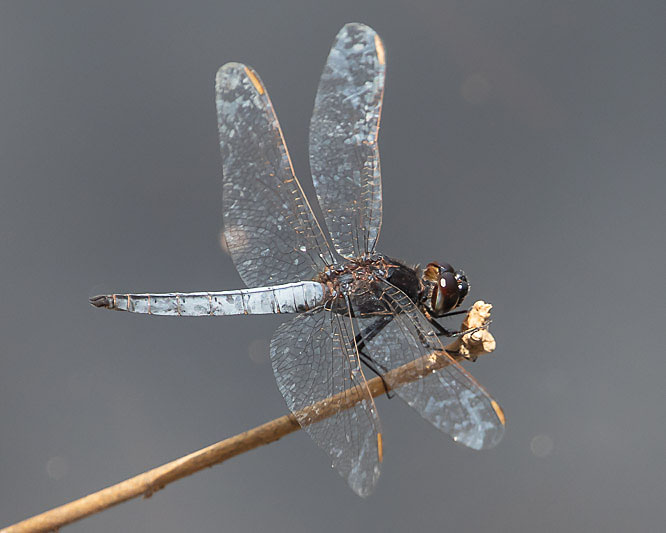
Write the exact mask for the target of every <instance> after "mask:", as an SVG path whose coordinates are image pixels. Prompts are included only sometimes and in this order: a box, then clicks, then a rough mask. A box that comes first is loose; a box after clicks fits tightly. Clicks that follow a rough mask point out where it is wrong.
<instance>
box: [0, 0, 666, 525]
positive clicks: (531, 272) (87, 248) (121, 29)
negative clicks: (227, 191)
mask: <svg viewBox="0 0 666 533" xmlns="http://www.w3.org/2000/svg"><path fill="white" fill-rule="evenodd" d="M665 17H666V9H665V8H664V3H663V1H661V0H660V1H655V2H650V1H642V2H624V1H617V2H614V1H604V2H594V1H586V2H562V1H559V2H527V1H505V2H495V1H491V0H485V1H474V2H453V1H434V0H432V1H413V0H410V1H397V0H387V1H381V2H380V1H378V0H377V1H374V2H364V3H360V2H357V1H354V2H351V1H337V2H326V3H324V2H317V3H310V2H298V1H288V2H285V1H281V2H274V1H273V2H256V3H254V2H229V1H227V2H224V1H217V2H172V1H169V2H165V1H150V2H149V1H145V2H134V1H132V2H129V1H118V0H117V1H113V2H97V1H95V2H91V1H80V2H74V1H58V2H56V1H43V2H37V1H27V0H20V1H9V0H4V1H2V2H0V265H1V267H0V268H1V269H2V275H1V276H0V280H1V281H0V283H1V286H0V295H1V298H2V305H1V306H0V332H1V335H2V337H1V345H0V346H1V352H0V428H1V435H2V436H1V438H0V524H8V523H11V522H14V521H17V520H19V519H22V518H25V517H27V516H29V515H32V514H35V513H37V512H40V511H43V510H45V509H47V508H50V507H53V506H56V505H59V504H62V503H65V502H67V501H69V500H71V499H74V498H77V497H79V496H82V495H84V494H86V493H88V492H91V491H94V490H97V489H100V488H102V487H104V486H107V485H109V484H111V483H114V482H118V481H121V480H123V479H125V478H127V477H129V476H131V475H133V474H136V473H139V472H142V471H144V470H146V469H148V468H150V467H153V466H156V465H159V464H162V463H164V462H166V461H169V460H171V459H174V458H176V457H178V456H180V455H182V454H184V453H186V452H189V451H192V450H195V449H198V448H200V447H203V446H204V445H208V444H210V443H213V442H215V441H217V440H220V439H222V438H224V437H227V436H231V435H234V434H236V433H238V432H241V431H243V430H245V429H248V428H251V427H253V426H255V425H257V424H260V423H262V422H264V421H267V420H269V419H271V418H274V417H276V416H279V415H282V414H283V413H284V412H285V406H284V404H283V400H282V398H281V396H280V394H279V392H278V390H277V388H276V385H275V383H274V379H273V375H272V371H271V367H270V363H269V361H268V359H267V346H268V341H269V339H270V336H271V333H272V332H273V330H274V329H275V327H276V326H277V324H278V323H279V322H280V320H281V319H280V318H278V317H232V318H221V319H182V320H177V319H169V318H155V317H142V316H135V315H128V314H122V313H110V312H104V311H100V310H95V309H93V308H91V307H90V306H89V305H88V303H87V298H88V296H90V295H92V294H95V293H100V292H106V291H123V290H137V291H143V290H151V291H166V290H184V291H187V290H197V289H204V290H205V289H232V288H236V287H238V286H239V285H240V279H239V278H238V275H237V274H236V273H235V270H234V267H233V265H232V263H231V260H230V258H229V257H228V256H227V255H225V253H224V252H223V251H222V249H221V247H220V245H219V230H220V224H221V214H220V196H221V186H220V161H219V154H218V146H217V133H216V125H215V113H214V102H213V77H214V74H215V71H216V69H217V67H218V66H219V65H221V64H223V63H225V62H227V61H231V60H236V61H243V62H247V63H248V64H251V65H253V66H254V67H255V68H256V69H257V70H258V72H259V73H260V74H261V76H262V78H263V80H264V82H265V83H266V85H267V87H268V89H269V91H270V94H271V96H272V98H273V101H274V103H275V106H276V109H277V112H278V115H279V117H280V119H281V123H282V125H283V128H284V132H285V135H286V137H287V140H288V144H289V147H290V149H291V153H292V156H293V159H294V161H295V165H296V169H297V171H298V174H299V175H300V176H301V179H302V180H303V181H304V183H305V188H306V190H307V191H309V192H312V186H311V182H310V178H309V175H308V165H307V155H306V151H305V147H306V143H307V126H308V121H309V116H310V113H311V109H312V103H313V101H314V95H315V90H316V87H317V81H318V78H319V74H320V72H321V69H322V66H323V62H324V60H325V57H326V54H327V52H328V48H329V46H330V44H331V42H332V40H333V37H334V35H335V33H336V32H337V31H338V29H339V28H340V27H341V26H342V25H343V23H345V22H348V21H362V22H365V23H367V24H370V25H371V26H373V27H374V28H375V29H376V30H377V31H378V32H379V33H380V35H381V36H382V37H383V39H384V42H385V43H386V47H387V52H388V61H389V63H388V80H387V90H386V99H385V108H384V111H385V112H384V116H383V122H382V131H381V148H382V168H383V171H384V172H383V176H384V227H383V231H382V238H381V242H380V248H381V250H383V251H385V252H386V253H389V254H392V255H394V256H397V257H401V258H404V259H405V260H408V261H412V262H420V263H425V262H428V261H430V260H434V259H436V260H445V261H449V262H452V263H454V264H455V265H456V266H460V267H463V268H465V270H466V271H467V273H468V275H469V276H470V279H471V281H472V284H473V288H472V298H473V299H476V298H483V299H486V300H488V301H491V302H493V303H494V305H495V310H494V317H495V322H494V324H493V331H494V333H495V335H496V337H497V338H498V342H499V346H498V349H497V351H496V353H495V354H494V355H493V356H489V357H485V358H483V359H481V360H480V361H479V362H477V363H476V364H474V365H470V366H471V370H472V371H473V373H474V375H475V376H476V377H477V378H478V379H479V380H480V381H481V382H482V383H484V384H485V385H486V386H487V387H488V388H489V389H490V390H491V391H492V393H493V394H494V395H495V396H496V398H497V399H498V400H499V401H500V403H501V404H502V406H503V407H504V409H505V411H506V413H507V417H508V430H507V433H506V436H505V438H504V440H503V442H502V443H501V444H500V445H499V446H498V447H497V448H496V449H494V450H492V451H488V452H483V453H478V452H473V451H470V450H466V449H463V448H461V447H459V446H457V445H455V444H454V443H452V442H450V441H449V439H448V438H446V437H445V436H443V435H441V434H439V433H438V432H437V431H435V430H434V429H433V428H431V427H430V426H429V425H428V424H427V423H426V422H424V421H423V420H421V419H420V417H419V416H418V415H417V414H415V413H414V412H412V411H411V410H410V409H409V408H408V407H406V406H405V405H403V404H401V403H400V401H399V400H391V401H387V400H386V399H381V400H380V401H379V402H378V407H379V410H380V413H381V416H382V421H383V424H384V431H385V435H384V439H385V445H386V457H385V462H384V467H383V475H382V477H381V479H380V482H379V485H378V487H377V490H376V492H375V494H374V495H373V496H372V497H371V498H370V499H368V500H361V499H359V498H357V497H356V496H355V495H354V494H353V493H352V492H351V491H350V490H349V489H348V488H347V486H346V484H345V483H344V482H343V481H342V480H341V479H340V478H339V477H338V476H337V474H336V473H335V472H334V471H332V470H331V469H330V467H329V465H328V460H327V458H326V456H325V455H324V454H322V453H321V452H320V451H319V450H318V449H317V448H316V446H315V445H314V444H313V443H312V442H311V441H310V440H309V439H308V437H307V436H306V435H305V434H302V433H299V434H295V435H291V436H289V437H287V438H285V439H283V440H281V441H279V442H277V443H275V444H272V445H270V446H267V447H264V448H261V449H259V450H255V451H253V452H251V453H247V454H245V455H243V456H241V457H238V458H235V459H233V460H231V461H229V462H228V463H226V464H224V465H223V466H218V467H215V468H213V469H210V470H206V471H205V472H202V473H199V474H196V475H194V476H192V477H190V478H187V479H185V480H182V481H179V482H178V483H176V484H174V485H171V486H169V487H168V488H166V489H165V490H164V491H162V492H159V493H157V494H156V495H155V496H154V497H153V498H151V499H149V500H137V501H132V502H130V503H126V504H123V505H121V506H118V507H116V508H114V509H111V510H108V511H106V512H104V513H102V514H101V515H98V516H95V517H92V518H89V519H87V520H85V521H83V522H81V523H79V524H78V525H75V526H73V527H71V528H70V529H69V530H71V531H122V530H124V531H183V530H188V531H197V532H199V531H259V530H267V529H269V530H276V531H287V530H289V531H314V530H317V531H360V530H363V531H377V530H381V531H406V530H412V531H515V530H523V531H591V530H597V531H598V530H606V531H608V530H613V531H628V530H633V531H636V530H640V531H658V530H662V528H663V523H664V518H665V516H664V515H665V512H664V497H665V495H666V490H665V489H666V482H665V479H666V477H665V476H666V468H665V463H666V461H665V458H664V448H665V443H666V401H665V394H664V377H665V376H666V362H665V357H664V347H663V341H664V334H663V331H664V325H663V318H664V307H665V306H664V301H665V296H666V295H665V283H664V270H665V269H664V259H665V252H664V239H663V230H664V226H665V224H666V220H665V216H664V208H663V203H664V193H665V192H666V191H665V187H664V168H665V167H666V149H665V144H664V143H665V141H666V120H665V110H666V107H665V106H664V103H665V102H664V93H665V88H666V61H664V57H665V55H666V38H665V37H664V30H663V24H664V20H665Z"/></svg>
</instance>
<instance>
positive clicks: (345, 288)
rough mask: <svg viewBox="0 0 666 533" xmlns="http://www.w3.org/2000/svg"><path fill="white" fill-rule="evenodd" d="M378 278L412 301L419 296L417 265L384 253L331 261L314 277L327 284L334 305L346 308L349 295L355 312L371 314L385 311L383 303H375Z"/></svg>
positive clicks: (421, 293) (420, 286)
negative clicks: (409, 264) (410, 264)
mask: <svg viewBox="0 0 666 533" xmlns="http://www.w3.org/2000/svg"><path fill="white" fill-rule="evenodd" d="M380 279H383V280H386V281H388V282H389V283H391V284H392V285H394V286H395V287H397V288H398V289H400V290H401V291H402V292H404V293H405V294H406V295H407V296H408V297H409V298H410V299H411V300H412V301H414V302H419V301H420V300H421V298H422V295H423V289H424V287H423V285H422V284H421V281H420V279H419V274H418V270H417V268H414V267H410V266H407V265H405V264H404V263H402V262H401V261H398V260H397V259H392V258H390V257H386V256H383V255H372V256H368V257H364V258H358V259H353V260H351V261H348V262H346V263H342V264H339V265H332V266H331V267H329V268H328V269H326V270H325V271H324V272H322V273H321V274H319V276H317V278H316V281H319V282H320V283H323V284H325V285H326V286H327V288H328V292H329V294H330V295H331V297H332V299H333V301H334V302H335V304H334V305H333V306H332V308H333V309H336V310H339V311H343V312H344V311H346V309H347V302H346V300H347V299H349V300H350V301H351V303H352V304H353V307H354V308H355V309H356V311H357V312H360V313H364V314H374V313H380V312H385V307H384V306H383V305H381V304H378V303H377V295H378V293H377V291H378V290H379V289H377V283H376V282H377V280H380ZM338 308H339V309H338Z"/></svg>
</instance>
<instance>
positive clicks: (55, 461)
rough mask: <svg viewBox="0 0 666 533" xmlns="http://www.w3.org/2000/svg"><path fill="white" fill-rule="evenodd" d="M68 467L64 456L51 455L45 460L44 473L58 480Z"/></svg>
mask: <svg viewBox="0 0 666 533" xmlns="http://www.w3.org/2000/svg"><path fill="white" fill-rule="evenodd" d="M68 470H69V467H68V465H67V461H66V460H65V458H64V457H59V456H56V457H51V458H50V459H49V460H48V461H46V473H47V475H48V476H49V477H50V478H51V479H55V480H59V479H62V478H64V477H65V476H66V475H67V471H68Z"/></svg>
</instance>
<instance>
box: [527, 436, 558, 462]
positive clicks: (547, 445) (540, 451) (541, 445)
mask: <svg viewBox="0 0 666 533" xmlns="http://www.w3.org/2000/svg"><path fill="white" fill-rule="evenodd" d="M554 447H555V444H554V443H553V439H551V438H550V436H548V435H544V434H540V435H535V436H534V437H533V438H532V441H531V442H530V450H531V451H532V454H534V456H536V457H547V456H549V455H550V454H551V453H553V449H554Z"/></svg>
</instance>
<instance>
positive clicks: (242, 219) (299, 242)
mask: <svg viewBox="0 0 666 533" xmlns="http://www.w3.org/2000/svg"><path fill="white" fill-rule="evenodd" d="M215 88H216V104H217V119H218V129H219V135H220V150H221V154H222V169H223V196H222V204H223V216H224V236H225V239H226V242H227V247H228V248H229V252H230V254H231V257H232V259H233V260H234V263H235V265H236V269H237V270H238V273H239V274H240V276H241V278H242V279H243V281H244V282H245V283H246V284H247V285H248V286H249V287H259V286H262V285H274V284H279V283H288V282H292V281H298V280H305V279H313V277H314V275H315V274H316V273H317V272H319V271H321V270H322V269H323V268H325V267H326V266H327V265H330V264H332V263H333V257H332V255H331V251H330V250H329V248H328V245H327V243H326V240H325V238H324V235H323V233H322V230H321V228H320V227H319V224H318V223H317V220H316V218H315V216H314V214H313V213H312V209H311V208H310V205H309V204H308V201H307V199H306V198H305V195H304V194H303V190H302V188H301V186H300V184H299V182H298V180H297V179H296V176H295V175H294V171H293V168H292V164H291V160H290V159H289V153H288V152H287V147H286V146H285V142H284V138H283V136H282V131H281V129H280V125H279V123H278V120H277V117H276V115H275V111H274V109H273V105H272V104H271V101H270V98H269V97H268V93H267V92H266V88H265V87H264V85H263V83H262V82H261V80H260V79H259V76H258V74H257V73H256V72H255V71H254V70H252V69H251V68H250V67H247V66H245V65H242V64H240V63H227V64H226V65H224V66H223V67H221V68H220V70H219V71H218V73H217V77H216V84H215Z"/></svg>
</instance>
